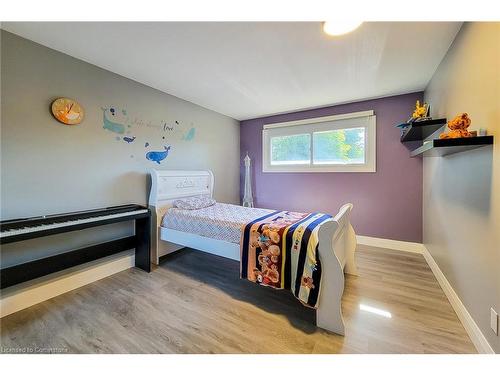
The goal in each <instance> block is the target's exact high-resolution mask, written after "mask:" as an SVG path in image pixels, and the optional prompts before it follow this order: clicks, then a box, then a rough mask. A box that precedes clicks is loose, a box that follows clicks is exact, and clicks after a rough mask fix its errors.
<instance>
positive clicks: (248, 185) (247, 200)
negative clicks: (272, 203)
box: [243, 152, 253, 207]
mask: <svg viewBox="0 0 500 375" xmlns="http://www.w3.org/2000/svg"><path fill="white" fill-rule="evenodd" d="M244 161H245V190H244V193H243V207H253V197H252V180H251V179H250V156H248V152H247V156H245V159H244Z"/></svg>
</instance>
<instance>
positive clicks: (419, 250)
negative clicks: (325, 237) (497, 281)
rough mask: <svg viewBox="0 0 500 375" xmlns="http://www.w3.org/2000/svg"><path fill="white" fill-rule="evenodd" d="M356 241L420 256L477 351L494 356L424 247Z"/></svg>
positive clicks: (363, 238) (379, 240)
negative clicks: (422, 257)
mask: <svg viewBox="0 0 500 375" xmlns="http://www.w3.org/2000/svg"><path fill="white" fill-rule="evenodd" d="M356 239H357V241H358V244H361V245H368V246H373V247H381V248H385V249H391V250H399V251H406V252H410V253H416V254H422V255H423V256H424V258H425V260H426V262H427V264H428V265H429V267H430V269H431V271H432V273H433V274H434V276H435V277H436V279H437V281H438V282H439V285H440V286H441V289H442V290H443V292H444V294H445V295H446V297H447V298H448V300H449V301H450V304H451V306H452V307H453V310H455V313H456V314H457V316H458V318H459V319H460V322H461V323H462V325H463V326H464V328H465V330H466V331H467V334H468V335H469V337H470V339H471V341H472V343H473V344H474V346H475V347H476V349H477V351H478V352H479V353H481V354H495V352H494V351H493V348H492V347H491V346H490V344H489V343H488V341H487V340H486V338H485V337H484V335H483V333H482V332H481V330H480V329H479V327H478V325H477V324H476V322H475V321H474V319H473V318H472V316H471V315H470V314H469V312H468V311H467V309H466V307H465V305H464V304H463V303H462V301H461V300H460V298H459V297H458V295H457V293H456V292H455V290H454V289H453V287H452V286H451V284H450V283H449V282H448V280H447V279H446V277H445V275H444V274H443V272H442V271H441V269H440V268H439V266H438V265H437V263H436V261H435V260H434V258H433V257H432V255H431V254H430V253H429V250H427V248H426V247H425V245H423V244H421V243H417V242H405V241H396V240H388V239H385V238H376V237H367V236H356Z"/></svg>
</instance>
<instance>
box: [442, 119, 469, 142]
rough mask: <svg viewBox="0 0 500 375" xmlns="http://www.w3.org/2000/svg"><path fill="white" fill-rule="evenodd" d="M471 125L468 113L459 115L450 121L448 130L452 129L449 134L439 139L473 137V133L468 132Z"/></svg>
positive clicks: (443, 134)
mask: <svg viewBox="0 0 500 375" xmlns="http://www.w3.org/2000/svg"><path fill="white" fill-rule="evenodd" d="M470 123H471V120H470V118H469V115H467V113H462V114H461V115H458V116H457V117H455V118H454V119H453V120H450V121H448V128H450V131H449V132H448V133H442V134H441V135H440V136H439V139H449V138H468V137H472V133H470V132H469V131H468V130H467V128H468V127H469V126H470Z"/></svg>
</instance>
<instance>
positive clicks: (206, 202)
mask: <svg viewBox="0 0 500 375" xmlns="http://www.w3.org/2000/svg"><path fill="white" fill-rule="evenodd" d="M215 203H216V202H215V199H212V198H210V196H209V195H197V196H194V197H189V198H182V199H176V200H175V201H174V202H173V204H174V207H176V208H181V209H183V210H199V209H200V208H205V207H209V206H213V205H214V204H215Z"/></svg>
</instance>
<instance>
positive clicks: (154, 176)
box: [149, 170, 214, 264]
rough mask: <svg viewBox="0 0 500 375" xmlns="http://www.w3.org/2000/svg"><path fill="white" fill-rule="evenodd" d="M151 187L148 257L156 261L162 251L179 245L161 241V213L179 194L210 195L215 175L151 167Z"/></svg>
mask: <svg viewBox="0 0 500 375" xmlns="http://www.w3.org/2000/svg"><path fill="white" fill-rule="evenodd" d="M150 175H151V190H150V192H149V208H150V209H151V214H152V220H151V232H152V233H151V259H152V260H153V262H154V263H155V264H158V262H159V258H160V256H162V255H165V254H168V253H170V252H172V251H175V250H177V249H179V248H181V247H182V246H177V245H173V244H169V243H167V242H165V241H161V238H160V229H159V227H160V225H161V221H162V219H163V215H164V214H165V212H167V210H168V209H169V208H170V207H172V204H173V201H174V200H176V199H178V198H185V197H191V196H194V195H200V194H209V195H210V197H212V196H213V191H214V175H213V173H212V172H211V171H175V170H167V171H165V170H151V172H150Z"/></svg>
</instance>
